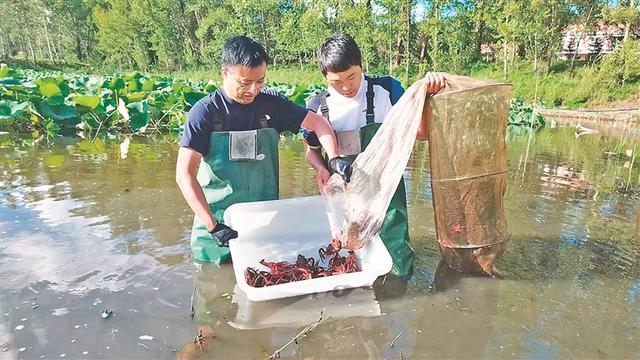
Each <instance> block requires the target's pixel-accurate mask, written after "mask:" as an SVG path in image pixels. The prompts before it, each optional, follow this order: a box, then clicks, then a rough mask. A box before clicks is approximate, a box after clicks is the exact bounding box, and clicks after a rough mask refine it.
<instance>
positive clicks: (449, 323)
mask: <svg viewBox="0 0 640 360" xmlns="http://www.w3.org/2000/svg"><path fill="white" fill-rule="evenodd" d="M127 143H128V144H127ZM0 146H2V147H1V148H0V171H2V179H1V182H0V214H1V216H0V228H1V229H0V231H1V238H2V241H1V242H0V335H1V336H0V343H1V344H0V346H1V351H2V352H0V357H1V358H2V359H20V358H23V359H38V358H42V357H43V356H44V357H45V358H72V359H76V358H90V359H94V358H111V359H120V358H153V359H163V358H166V359H171V358H180V359H191V358H203V359H206V358H225V359H231V358H238V359H251V358H255V359H259V358H265V357H266V356H269V355H270V354H272V353H274V352H275V351H276V350H277V349H279V348H280V347H282V346H283V345H284V344H286V343H287V342H289V341H290V340H291V339H292V338H294V337H295V336H296V334H298V333H299V332H300V331H301V330H302V329H303V328H304V327H305V326H306V325H309V324H313V323H316V322H317V321H318V320H319V319H320V312H321V310H322V311H323V312H322V314H323V315H322V316H323V317H322V321H321V322H320V323H319V324H318V325H317V327H316V328H315V330H314V331H313V332H311V333H309V334H308V335H307V336H306V337H304V338H303V339H301V340H300V341H298V344H297V345H296V344H295V343H294V344H292V345H290V346H288V347H286V348H285V349H284V350H282V351H281V352H280V355H281V356H282V357H284V358H289V357H296V358H298V357H303V358H342V359H344V358H373V359H382V358H388V359H401V358H489V359H494V358H514V357H516V358H635V359H638V358H640V264H639V263H640V205H639V202H640V172H639V170H638V169H639V168H640V156H637V155H636V156H635V158H634V157H633V155H632V156H629V153H631V154H638V153H639V152H640V142H639V141H638V137H637V136H636V135H634V134H633V133H629V132H625V133H622V134H617V135H615V136H613V135H605V134H603V133H597V134H589V135H581V136H576V134H575V132H574V129H573V128H568V127H566V128H562V127H558V128H550V127H549V128H546V129H544V130H542V131H540V132H538V133H537V134H535V136H530V137H529V136H526V135H524V136H522V135H520V136H516V135H514V134H512V135H511V136H509V143H508V152H509V181H508V189H507V194H506V208H507V217H508V220H509V225H510V229H511V232H512V238H511V240H510V243H509V246H508V248H507V251H506V253H505V254H504V255H503V256H502V258H500V260H499V261H498V267H499V268H500V270H501V271H502V273H503V275H504V278H503V279H502V280H497V279H491V278H485V277H476V276H461V275H459V274H457V273H452V272H450V271H448V269H447V268H446V267H443V266H439V262H440V255H439V253H438V250H437V243H436V238H435V228H434V220H433V209H432V203H431V190H430V178H429V158H428V156H427V151H426V145H425V143H418V144H417V145H416V148H415V151H414V154H413V155H412V158H411V160H410V162H409V164H408V168H407V171H406V185H407V192H408V201H409V215H410V225H411V237H412V241H413V245H414V247H415V249H416V253H417V261H416V264H415V271H414V275H413V277H412V278H411V279H409V281H408V282H402V281H398V280H397V279H390V278H389V279H379V282H378V283H377V284H376V286H375V287H374V288H373V289H356V290H351V291H343V292H340V293H325V294H318V295H314V296H308V297H301V298H292V299H283V300H278V301H271V302H268V303H250V302H248V301H246V300H244V299H243V297H242V296H241V294H235V295H234V291H233V290H234V283H235V279H234V278H233V273H232V270H231V265H225V266H222V267H221V268H218V267H215V266H211V265H202V264H194V263H193V261H192V259H191V255H190V250H189V231H190V226H191V222H192V213H191V211H190V210H189V209H188V207H187V205H186V203H185V202H184V200H183V199H182V197H181V195H180V193H179V190H178V188H177V186H176V185H175V182H174V164H175V160H176V153H177V151H176V149H177V139H175V138H172V137H165V136H158V137H154V138H133V139H131V140H130V142H129V141H128V140H124V138H123V137H117V138H99V139H97V140H96V141H95V142H93V143H92V142H90V141H88V140H82V139H78V138H68V137H67V138H65V137H59V138H56V139H55V140H54V141H52V142H50V143H46V142H41V143H38V144H36V145H30V144H28V142H26V141H21V140H15V139H10V138H6V137H5V138H0ZM280 148H281V168H280V171H281V191H280V193H281V197H282V198H290V197H297V196H303V195H314V194H316V193H317V188H316V185H315V180H314V177H313V172H312V170H310V168H309V166H307V165H306V163H305V161H304V155H303V154H304V151H303V146H302V144H301V143H300V141H299V140H297V139H293V138H285V139H283V140H282V144H281V147H280ZM194 284H195V285H197V286H196V291H195V293H194V294H193V295H194V296H193V298H194V303H195V304H194V305H195V317H194V318H193V319H192V318H191V316H190V304H191V298H192V291H193V288H194ZM106 309H109V310H112V311H113V314H112V315H111V316H109V317H107V318H103V317H102V316H101V314H102V313H103V312H104V311H105V310H106ZM199 330H203V336H204V337H206V338H207V339H209V338H208V334H209V332H211V331H212V332H213V333H214V334H215V338H213V339H212V340H209V341H207V342H206V343H205V346H204V347H203V349H201V347H200V346H199V345H198V344H194V343H193V339H194V335H195V334H196V333H197V332H198V331H199ZM180 348H182V350H181V351H179V352H176V349H180ZM201 350H204V351H201Z"/></svg>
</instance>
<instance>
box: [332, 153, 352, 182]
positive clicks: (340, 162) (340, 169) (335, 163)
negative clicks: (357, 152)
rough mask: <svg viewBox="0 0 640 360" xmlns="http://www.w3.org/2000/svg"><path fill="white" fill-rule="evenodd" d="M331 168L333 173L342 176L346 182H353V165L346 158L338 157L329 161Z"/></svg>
mask: <svg viewBox="0 0 640 360" xmlns="http://www.w3.org/2000/svg"><path fill="white" fill-rule="evenodd" d="M329 167H330V168H331V170H333V172H335V173H337V174H338V175H340V177H342V180H344V182H347V183H348V182H349V181H350V180H351V171H352V169H351V163H349V161H347V159H346V158H345V157H344V156H336V157H334V158H333V159H331V160H329Z"/></svg>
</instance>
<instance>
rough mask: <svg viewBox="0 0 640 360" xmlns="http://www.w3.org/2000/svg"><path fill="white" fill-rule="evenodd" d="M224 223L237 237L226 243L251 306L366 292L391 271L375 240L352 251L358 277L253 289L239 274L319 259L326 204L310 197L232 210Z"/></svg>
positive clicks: (326, 237)
mask: <svg viewBox="0 0 640 360" xmlns="http://www.w3.org/2000/svg"><path fill="white" fill-rule="evenodd" d="M224 220H225V223H226V224H228V225H229V226H231V227H232V228H233V229H235V230H236V231H238V234H239V236H238V238H237V239H233V240H231V241H230V242H229V249H230V250H231V258H232V259H233V271H234V273H235V276H236V282H237V283H238V286H239V287H240V289H241V290H242V291H244V293H245V294H246V295H247V298H248V299H249V300H251V301H263V300H270V299H277V298H284V297H290V296H298V295H304V294H311V293H316V292H323V291H330V290H340V289H346V288H355V287H361V286H370V285H372V284H373V282H374V281H375V279H376V278H377V277H378V276H380V275H384V274H386V273H388V272H389V271H390V270H391V266H392V261H391V256H390V255H389V252H388V251H387V249H386V247H385V246H384V244H383V243H382V240H381V239H380V237H379V236H377V235H376V236H375V237H374V238H373V239H371V241H369V242H368V243H367V245H366V246H365V247H363V248H362V249H360V250H358V251H356V257H357V258H358V264H359V265H360V268H361V269H362V271H360V272H355V273H350V274H341V275H334V276H327V277H322V278H316V279H309V280H303V281H296V282H291V283H287V284H280V285H272V286H265V287H262V288H254V287H252V286H249V284H247V283H246V281H245V279H244V272H245V270H246V269H247V267H253V268H257V269H264V270H266V268H265V267H264V266H262V265H261V264H260V260H262V259H265V260H267V261H283V260H285V261H291V262H293V261H295V259H296V257H297V256H298V254H302V255H304V256H306V257H310V256H312V257H314V258H316V259H318V258H319V257H318V249H319V248H320V247H324V246H326V245H327V244H329V242H330V241H331V235H330V229H329V221H328V217H327V209H326V205H325V202H324V200H323V199H322V197H320V196H311V197H302V198H293V199H285V200H273V201H260V202H252V203H241V204H234V205H232V206H230V207H229V208H228V209H227V211H226V212H225V216H224ZM323 265H324V266H326V263H325V264H323Z"/></svg>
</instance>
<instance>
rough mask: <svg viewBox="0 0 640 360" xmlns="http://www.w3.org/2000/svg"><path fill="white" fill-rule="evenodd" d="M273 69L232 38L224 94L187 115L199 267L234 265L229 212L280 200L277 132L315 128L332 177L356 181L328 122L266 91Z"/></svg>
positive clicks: (184, 156)
mask: <svg viewBox="0 0 640 360" xmlns="http://www.w3.org/2000/svg"><path fill="white" fill-rule="evenodd" d="M268 62H269V58H268V56H267V54H266V52H265V50H264V48H263V47H262V45H260V44H258V43H257V42H255V41H254V40H252V39H250V38H248V37H246V36H238V37H234V38H231V39H228V40H227V41H226V42H225V44H224V47H223V50H222V77H223V83H222V87H221V88H219V89H218V90H216V91H215V92H214V93H212V94H210V95H208V96H207V97H205V98H203V99H202V100H200V101H199V102H198V103H196V104H195V105H194V106H193V108H192V109H191V111H189V114H188V115H187V123H186V125H185V130H184V134H183V136H182V139H181V141H180V150H179V152H178V161H177V165H176V182H177V183H178V186H179V187H180V190H181V191H182V195H183V196H184V198H185V200H186V201H187V203H188V204H189V206H190V207H191V209H192V210H193V212H194V213H195V219H194V224H193V229H192V234H191V250H192V251H193V255H194V257H195V258H196V259H197V260H200V261H206V262H213V263H217V264H219V263H221V262H223V261H225V260H227V259H228V258H229V249H228V244H229V240H230V239H232V238H234V237H236V236H237V233H236V232H235V231H234V230H233V229H231V228H229V227H228V226H226V225H224V224H222V223H221V221H222V220H223V214H224V211H225V210H226V208H227V207H229V206H230V205H232V204H235V203H239V202H248V201H262V200H274V199H277V198H278V180H279V179H278V138H279V136H278V133H280V132H284V131H291V132H293V133H297V132H298V131H299V130H300V127H301V126H304V127H305V128H307V129H312V130H313V131H314V132H315V133H316V134H317V135H318V137H319V139H320V142H321V143H322V146H323V147H324V149H325V150H326V151H327V154H328V156H329V158H330V159H331V160H330V161H329V164H330V167H331V168H332V170H334V171H335V172H337V173H338V174H340V176H342V178H343V180H344V181H346V182H348V181H349V177H350V176H351V165H350V164H349V163H348V162H347V161H346V160H345V159H344V158H342V157H340V156H338V151H337V145H336V139H335V135H334V133H333V130H332V128H331V126H330V125H329V123H328V122H327V120H325V119H324V118H323V117H322V116H320V115H317V114H315V113H314V112H311V111H309V110H307V109H305V108H303V107H300V106H298V105H296V104H294V103H292V102H291V101H290V100H289V99H287V98H285V97H283V96H281V95H280V94H279V93H277V92H274V91H270V90H263V89H262V87H263V85H264V83H265V74H266V69H267V64H268Z"/></svg>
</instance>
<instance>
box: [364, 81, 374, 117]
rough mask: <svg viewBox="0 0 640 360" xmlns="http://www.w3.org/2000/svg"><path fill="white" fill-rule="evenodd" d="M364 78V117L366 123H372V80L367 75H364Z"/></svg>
mask: <svg viewBox="0 0 640 360" xmlns="http://www.w3.org/2000/svg"><path fill="white" fill-rule="evenodd" d="M364 79H365V80H366V81H367V94H366V95H367V113H366V118H367V124H373V121H374V113H373V107H374V106H373V96H374V93H373V82H372V81H371V78H370V77H368V76H365V77H364Z"/></svg>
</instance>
